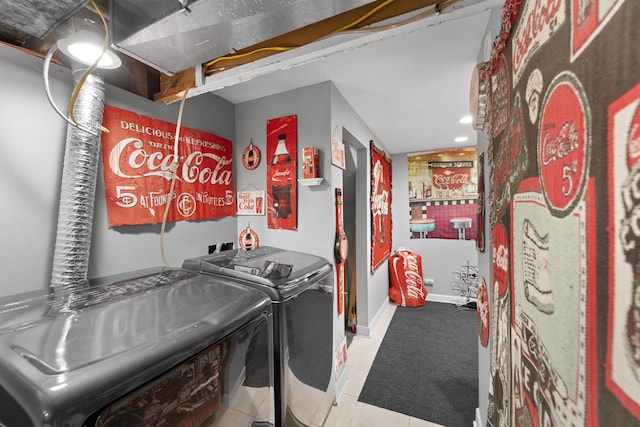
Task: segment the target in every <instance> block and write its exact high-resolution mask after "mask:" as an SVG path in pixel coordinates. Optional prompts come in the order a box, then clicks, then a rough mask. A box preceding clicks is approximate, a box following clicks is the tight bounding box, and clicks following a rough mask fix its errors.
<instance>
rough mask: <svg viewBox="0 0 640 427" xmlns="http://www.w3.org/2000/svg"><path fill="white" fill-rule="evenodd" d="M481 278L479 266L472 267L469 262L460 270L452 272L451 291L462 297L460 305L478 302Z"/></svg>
mask: <svg viewBox="0 0 640 427" xmlns="http://www.w3.org/2000/svg"><path fill="white" fill-rule="evenodd" d="M479 277H480V275H479V273H478V266H477V265H471V264H470V263H469V261H467V263H466V264H464V265H462V266H461V268H460V269H459V270H455V271H452V272H451V289H452V290H453V293H454V295H457V296H458V297H460V303H459V304H458V305H468V304H469V303H475V302H476V301H477V299H476V297H477V295H478V279H479Z"/></svg>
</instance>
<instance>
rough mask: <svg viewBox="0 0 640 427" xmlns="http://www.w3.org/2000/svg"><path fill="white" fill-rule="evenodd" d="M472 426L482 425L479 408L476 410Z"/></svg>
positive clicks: (478, 426)
mask: <svg viewBox="0 0 640 427" xmlns="http://www.w3.org/2000/svg"><path fill="white" fill-rule="evenodd" d="M473 425H474V426H477V427H482V426H484V423H483V422H482V414H481V413H480V408H476V419H475V421H474V422H473Z"/></svg>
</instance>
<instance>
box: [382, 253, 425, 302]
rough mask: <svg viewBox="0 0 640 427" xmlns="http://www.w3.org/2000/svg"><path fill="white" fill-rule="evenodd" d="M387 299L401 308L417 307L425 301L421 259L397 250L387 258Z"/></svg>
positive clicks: (413, 254) (415, 255)
mask: <svg viewBox="0 0 640 427" xmlns="http://www.w3.org/2000/svg"><path fill="white" fill-rule="evenodd" d="M388 262H389V299H390V300H391V301H393V302H394V303H396V304H398V305H401V306H402V307H419V306H421V305H424V301H425V300H426V299H427V289H426V288H425V287H424V285H423V280H422V257H421V256H420V255H418V254H416V253H413V252H411V251H408V250H399V251H397V252H396V253H394V254H393V255H391V256H390V257H389V261H388Z"/></svg>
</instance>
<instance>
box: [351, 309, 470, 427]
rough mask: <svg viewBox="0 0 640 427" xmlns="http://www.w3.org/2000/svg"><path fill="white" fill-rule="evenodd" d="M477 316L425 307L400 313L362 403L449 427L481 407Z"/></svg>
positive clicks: (466, 422) (465, 422)
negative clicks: (479, 399) (479, 402)
mask: <svg viewBox="0 0 640 427" xmlns="http://www.w3.org/2000/svg"><path fill="white" fill-rule="evenodd" d="M476 316H477V315H476V311H475V310H470V309H467V308H463V307H457V306H455V305H453V304H444V303H437V302H427V303H426V304H425V305H424V306H422V307H410V308H407V307H397V309H396V312H395V314H394V315H393V318H392V319H391V323H390V324H389V328H388V329H387V332H386V334H385V336H384V338H383V340H382V343H381V345H380V349H379V350H378V353H377V354H376V358H375V360H374V361H373V365H372V366H371V370H370V371H369V375H368V376H367V379H366V381H365V384H364V387H363V388H362V392H361V393H360V397H359V398H358V400H359V401H360V402H364V403H368V404H370V405H375V406H378V407H381V408H386V409H389V410H391V411H394V412H400V413H402V414H406V415H410V416H412V417H415V418H420V419H423V420H427V421H431V422H434V423H438V424H442V425H444V426H448V427H457V426H461V427H470V426H472V425H473V421H474V420H475V408H476V407H477V406H478V328H477V320H476Z"/></svg>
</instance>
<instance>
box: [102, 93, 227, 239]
mask: <svg viewBox="0 0 640 427" xmlns="http://www.w3.org/2000/svg"><path fill="white" fill-rule="evenodd" d="M103 124H104V127H106V128H107V129H109V132H108V133H107V132H105V133H103V134H102V159H103V165H104V168H103V169H104V185H105V195H106V201H107V217H108V224H109V226H110V227H114V226H121V225H136V224H153V223H159V222H162V219H163V216H164V211H165V208H166V205H167V204H170V207H169V212H168V215H167V221H168V222H173V221H180V220H201V219H208V218H218V217H225V216H233V215H235V212H236V203H235V196H234V190H233V172H232V170H233V169H232V151H233V150H232V143H231V141H229V140H227V139H224V138H221V137H219V136H216V135H212V134H210V133H206V132H200V131H197V130H194V129H189V128H186V127H182V128H181V129H180V138H179V141H178V150H177V153H176V152H175V151H174V139H175V131H176V125H175V124H172V123H168V122H164V121H162V120H157V119H153V118H150V117H145V116H140V115H138V114H136V113H134V112H131V111H127V110H123V109H121V108H116V107H112V106H109V105H106V106H105V108H104V116H103ZM176 154H177V158H178V160H177V167H176V176H175V182H174V188H173V191H171V181H172V176H173V172H172V163H173V162H174V159H175V158H176Z"/></svg>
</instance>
